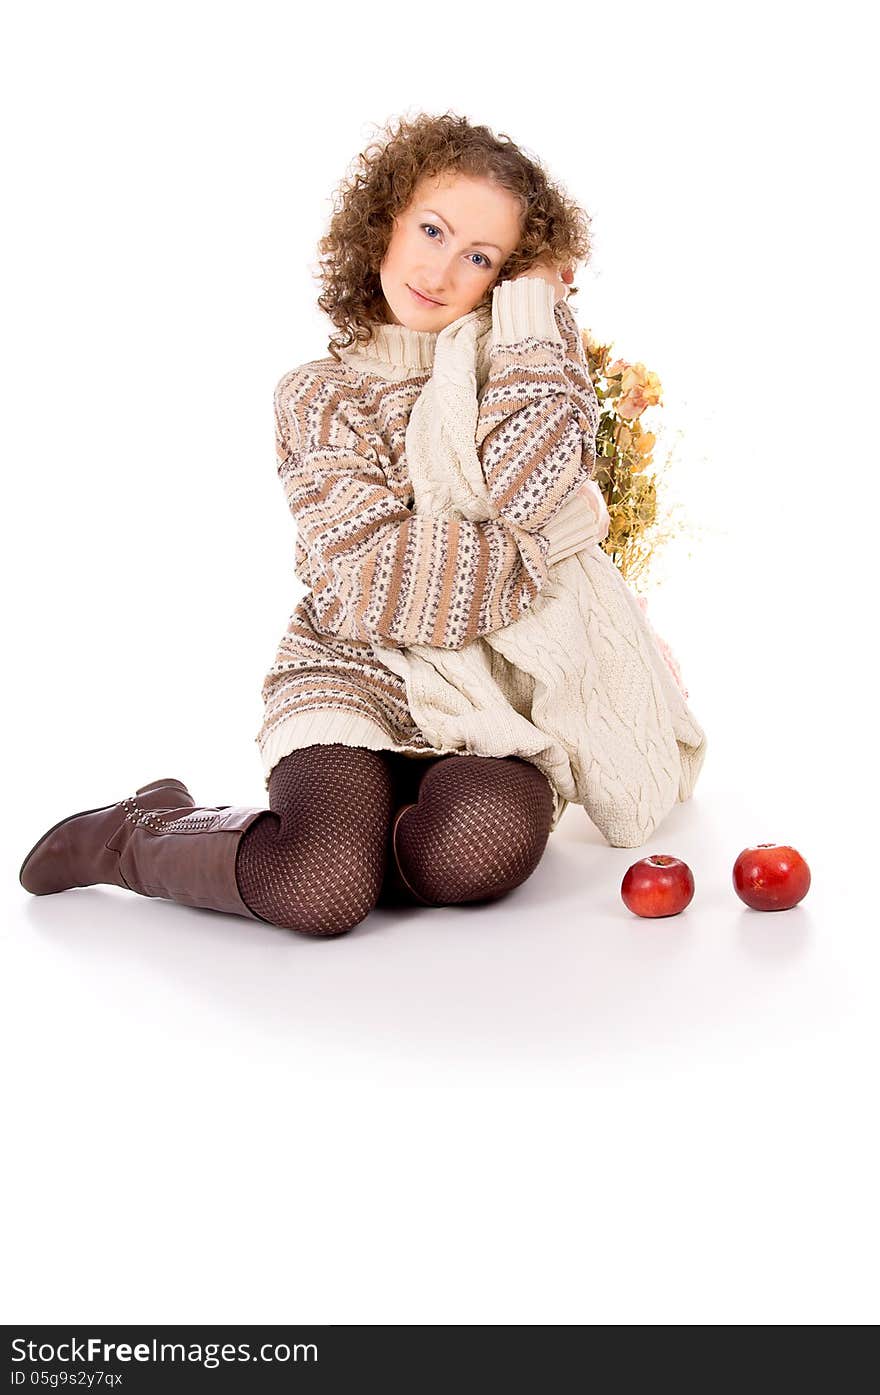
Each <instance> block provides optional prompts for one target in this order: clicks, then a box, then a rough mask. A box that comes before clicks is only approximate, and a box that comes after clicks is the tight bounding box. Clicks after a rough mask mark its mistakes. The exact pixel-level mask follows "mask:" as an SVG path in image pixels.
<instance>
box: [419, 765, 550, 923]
mask: <svg viewBox="0 0 880 1395" xmlns="http://www.w3.org/2000/svg"><path fill="white" fill-rule="evenodd" d="M453 762H458V763H457V764H456V763H453ZM552 815H553V793H552V790H551V788H550V785H549V783H548V781H547V780H546V778H545V776H544V775H543V774H542V773H541V771H539V770H538V769H537V767H536V766H533V765H531V764H530V763H528V762H526V761H521V760H519V759H518V758H515V757H504V758H497V759H496V758H491V757H482V756H456V757H453V758H452V761H451V762H450V763H449V764H448V765H447V767H446V770H445V771H444V769H443V763H442V762H439V763H438V764H437V765H436V766H435V767H433V768H432V769H431V770H429V771H428V773H427V774H426V776H425V779H424V781H423V783H422V788H421V790H420V791H419V801H418V803H417V804H415V805H413V806H412V807H411V808H410V809H408V810H407V811H406V812H405V814H403V815H401V818H400V821H399V823H398V826H397V830H396V837H395V853H396V856H397V859H398V863H399V866H400V869H401V872H402V873H403V875H404V876H405V879H406V880H407V881H408V882H409V884H410V886H411V887H412V889H413V890H414V891H415V892H416V893H417V895H418V896H419V897H421V898H422V899H423V900H425V901H427V902H428V903H429V904H432V905H449V904H452V903H456V902H462V901H489V900H497V899H498V898H499V897H501V896H504V895H506V894H507V893H508V892H509V891H512V890H513V889H514V888H515V887H517V886H520V885H521V884H522V883H523V882H524V881H526V879H527V878H528V877H530V876H531V874H532V872H534V870H535V868H536V867H537V866H538V863H539V862H540V860H541V856H542V854H543V852H544V849H545V847H546V845H547V839H548V837H549V834H550V822H551V819H552Z"/></svg>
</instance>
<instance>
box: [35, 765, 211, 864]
mask: <svg viewBox="0 0 880 1395" xmlns="http://www.w3.org/2000/svg"><path fill="white" fill-rule="evenodd" d="M165 785H169V786H170V785H179V786H180V788H181V789H183V790H185V789H186V785H184V784H183V783H182V781H180V780H153V781H152V782H151V783H150V784H149V785H141V787H140V789H139V790H138V794H147V792H148V791H149V790H155V789H161V788H162V787H163V786H165ZM187 793H189V791H188V790H187ZM119 803H120V801H119V800H118V799H114V801H113V803H112V804H99V805H98V807H97V808H96V809H80V811H79V813H78V814H68V815H67V817H66V818H63V819H59V820H58V822H57V823H53V825H52V827H51V828H47V829H46V832H45V833H44V834H43V835H42V837H40V838H38V839H37V841H36V842H35V843H34V846H33V847H32V848H31V850H30V852H29V853H28V854H27V857H26V858H25V859H24V861H23V862H22V864H21V866H20V867H19V869H18V880H19V882H20V883H21V885H22V886H23V887H24V889H25V891H27V887H26V886H24V882H23V881H22V874H23V873H24V869H25V867H26V866H27V865H28V863H29V862H30V860H31V858H32V857H33V855H34V853H35V852H36V851H37V849H38V848H41V847H42V846H43V844H44V843H45V841H46V839H47V838H51V837H52V834H53V833H54V832H55V830H56V829H58V828H61V827H62V825H63V824H65V823H70V822H71V821H72V820H73V819H81V818H82V816H83V814H101V813H103V812H104V810H105V809H112V808H114V807H115V805H116V804H119Z"/></svg>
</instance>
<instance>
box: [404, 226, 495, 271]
mask: <svg viewBox="0 0 880 1395" xmlns="http://www.w3.org/2000/svg"><path fill="white" fill-rule="evenodd" d="M419 227H421V228H433V230H434V232H439V231H440V229H439V228H438V227H436V226H435V224H434V223H420V224H419ZM429 241H430V242H436V241H437V239H436V237H432V238H429ZM474 256H475V257H482V258H483V262H484V264H485V265H484V266H480V267H478V268H477V270H478V271H490V270H491V268H492V263H491V262H490V260H489V258H488V257H485V256H483V253H482V252H474ZM471 265H473V263H471Z"/></svg>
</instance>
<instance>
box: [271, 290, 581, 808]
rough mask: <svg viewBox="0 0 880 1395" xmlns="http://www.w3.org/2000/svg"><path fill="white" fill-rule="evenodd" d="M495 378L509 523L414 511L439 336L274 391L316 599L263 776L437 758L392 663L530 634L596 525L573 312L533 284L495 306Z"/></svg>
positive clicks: (404, 336)
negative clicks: (506, 631)
mask: <svg viewBox="0 0 880 1395" xmlns="http://www.w3.org/2000/svg"><path fill="white" fill-rule="evenodd" d="M492 321H493V326H492V347H491V357H490V372H489V378H488V381H487V383H486V386H485V389H484V391H483V393H482V396H481V398H480V405H479V415H478V423H477V436H476V444H477V449H478V454H479V457H480V460H481V463H482V467H483V471H484V474H485V477H486V481H487V485H488V488H489V493H490V497H491V499H492V502H493V505H494V507H495V509H496V510H497V517H495V518H492V519H489V520H486V521H482V522H472V521H469V520H465V519H459V518H440V517H431V516H429V515H420V514H415V513H413V511H412V506H413V502H414V500H413V490H412V483H411V480H410V478H409V474H408V471H407V466H406V459H405V450H404V443H405V435H406V426H407V422H408V420H409V414H410V412H411V410H412V407H413V404H414V403H415V401H416V399H417V398H418V396H419V393H420V392H421V389H422V388H423V386H424V385H425V383H426V381H427V380H428V378H429V376H430V372H431V366H432V363H433V356H434V345H435V343H436V339H437V335H436V333H433V332H430V331H419V330H411V329H408V328H406V326H403V325H384V324H383V325H377V326H376V327H375V329H374V332H373V336H372V339H371V340H370V342H369V343H368V344H366V345H359V346H357V347H356V348H353V349H350V350H346V351H343V354H342V358H343V362H342V363H341V364H340V363H336V361H335V360H334V359H332V358H325V359H318V360H314V361H312V362H309V363H306V364H303V365H302V366H301V367H299V368H297V369H294V370H293V371H291V372H289V373H287V374H285V375H284V377H283V378H282V379H281V380H280V382H279V383H278V384H277V386H276V389H275V430H276V450H277V468H278V474H279V477H280V480H281V483H282V485H283V488H284V492H285V495H286V498H287V502H288V505H289V507H290V510H291V512H292V514H293V517H294V519H295V522H296V547H295V572H296V575H297V577H298V578H299V579H300V581H301V582H302V583H303V584H304V585H305V587H306V594H305V596H304V597H303V599H302V600H301V601H300V603H299V605H298V606H297V607H296V609H295V610H294V612H293V614H292V615H291V617H290V620H289V622H288V626H287V630H286V632H285V634H284V636H283V637H282V640H281V643H280V645H279V647H278V650H277V653H276V656H275V662H274V663H273V665H272V667H271V669H270V670H269V673H268V674H267V675H266V678H265V681H264V684H263V699H264V704H265V707H264V714H263V721H262V724H261V727H260V731H259V733H258V734H257V737H256V741H257V743H258V746H259V749H260V755H261V759H262V764H263V769H264V776H265V779H266V784H267V785H268V776H269V774H270V772H271V769H272V767H273V766H274V764H275V763H276V762H277V761H278V760H280V759H281V757H282V756H283V755H286V754H287V753H288V752H289V751H291V750H294V749H297V748H298V747H301V746H306V745H311V744H313V743H315V742H320V743H325V744H326V743H329V742H335V741H339V742H342V743H343V744H346V745H356V746H367V747H368V748H370V749H374V750H397V751H403V752H405V753H407V754H409V755H413V756H417V755H421V756H435V755H438V754H443V753H444V751H443V749H442V748H438V747H432V746H431V745H430V744H429V743H428V742H427V741H426V739H425V737H424V735H423V734H422V733H421V732H420V731H419V729H418V727H417V726H416V724H415V722H414V721H413V718H412V714H411V713H410V712H409V709H408V707H407V702H406V690H405V686H404V684H403V682H402V680H401V679H400V678H399V677H398V676H397V675H396V674H394V673H392V672H391V671H390V670H388V669H387V668H386V667H385V666H384V665H382V664H381V663H379V662H378V661H377V660H376V658H375V656H374V654H373V652H372V641H378V642H379V643H380V644H381V645H383V646H397V647H405V646H407V645H410V644H428V645H435V646H439V647H442V648H447V649H460V648H462V647H463V646H464V645H466V644H468V643H470V642H471V641H472V640H474V639H477V638H479V637H481V636H483V635H485V634H489V633H492V632H494V631H496V630H498V629H501V628H503V627H504V626H506V625H509V624H510V623H511V622H512V621H514V620H516V619H518V618H519V617H520V616H522V615H523V614H524V613H525V612H526V611H527V610H528V607H529V606H530V605H531V603H532V601H533V600H534V598H535V596H536V595H537V594H538V593H539V592H540V591H541V589H542V587H543V586H544V585H546V584H547V582H548V581H549V567H550V566H551V565H552V564H553V562H554V561H555V560H557V558H559V557H560V556H565V555H569V554H570V553H571V552H572V551H575V550H577V547H578V545H579V543H580V541H581V540H583V539H585V538H586V537H587V536H588V534H589V531H590V526H591V523H592V516H591V515H590V514H589V512H588V510H587V509H586V508H585V506H584V504H583V501H582V500H581V499H580V497H579V487H580V485H581V484H583V483H584V482H585V481H586V480H587V479H588V478H589V477H590V476H591V474H592V472H593V468H594V464H595V453H594V450H595V434H596V427H597V423H598V404H597V401H596V395H595V391H594V389H593V386H592V383H591V382H590V377H589V370H588V367H587V362H586V356H585V354H584V349H583V344H582V342H581V336H580V330H579V327H578V325H577V322H576V320H575V319H574V316H573V314H572V311H571V308H570V307H569V305H568V304H567V303H566V302H565V301H562V302H560V303H559V304H557V305H555V306H554V305H553V304H552V294H548V286H547V283H546V282H544V281H542V280H539V279H537V278H531V277H527V278H523V279H520V280H517V281H505V282H502V283H500V284H499V285H498V286H496V287H495V289H494V291H493V297H492Z"/></svg>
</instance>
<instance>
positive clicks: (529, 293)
mask: <svg viewBox="0 0 880 1395" xmlns="http://www.w3.org/2000/svg"><path fill="white" fill-rule="evenodd" d="M555 307H556V293H555V291H554V290H553V287H552V286H551V285H550V282H549V281H545V280H544V279H543V277H541V276H521V277H517V279H516V280H514V281H499V283H498V285H497V286H495V287H494V289H493V291H492V339H493V342H494V343H495V344H517V343H519V341H520V340H522V339H553V340H555V341H556V342H557V343H559V344H563V343H564V342H565V341H564V339H563V337H562V334H561V333H560V330H559V326H558V324H557V323H556V314H555Z"/></svg>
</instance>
